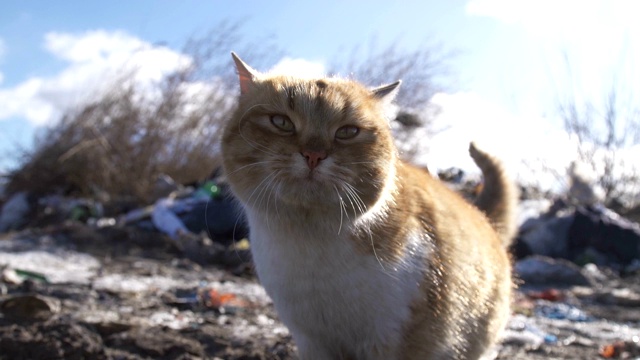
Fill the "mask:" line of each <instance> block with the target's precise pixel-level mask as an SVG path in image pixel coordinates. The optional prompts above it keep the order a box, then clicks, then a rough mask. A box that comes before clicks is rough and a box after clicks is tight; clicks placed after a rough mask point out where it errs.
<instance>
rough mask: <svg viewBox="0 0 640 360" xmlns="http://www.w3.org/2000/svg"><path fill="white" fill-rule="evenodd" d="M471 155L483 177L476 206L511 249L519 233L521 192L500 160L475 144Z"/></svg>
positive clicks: (470, 149)
mask: <svg viewBox="0 0 640 360" xmlns="http://www.w3.org/2000/svg"><path fill="white" fill-rule="evenodd" d="M469 154H470V155H471V157H472V158H473V161H474V162H475V163H476V165H478V167H479V168H480V170H482V175H483V176H484V184H483V187H482V191H481V192H480V194H479V195H478V197H477V198H476V201H475V205H476V206H477V207H478V208H479V209H480V210H482V211H483V212H484V213H485V214H486V215H487V217H488V218H489V221H491V224H492V225H493V228H494V229H495V230H496V232H497V233H498V235H499V236H500V238H501V239H502V243H503V244H504V246H509V245H510V244H511V241H512V240H513V238H514V236H515V234H516V231H517V223H516V210H517V206H518V189H517V187H516V185H515V183H514V182H513V181H511V179H509V177H508V176H507V174H506V173H505V171H504V169H503V167H502V163H501V162H500V161H499V160H498V159H496V158H495V157H493V156H491V155H489V154H487V153H486V152H484V151H482V150H479V149H478V148H477V147H476V145H475V144H474V143H473V142H471V144H470V145H469Z"/></svg>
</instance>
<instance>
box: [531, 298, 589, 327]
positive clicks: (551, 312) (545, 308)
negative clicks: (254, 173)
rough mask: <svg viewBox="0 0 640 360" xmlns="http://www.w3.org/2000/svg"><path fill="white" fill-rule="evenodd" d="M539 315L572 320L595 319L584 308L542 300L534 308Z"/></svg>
mask: <svg viewBox="0 0 640 360" xmlns="http://www.w3.org/2000/svg"><path fill="white" fill-rule="evenodd" d="M534 312H535V314H536V315H537V316H544V317H546V318H548V319H556V320H565V319H566V320H570V321H578V322H589V321H593V318H592V317H590V316H589V315H587V314H585V313H584V312H583V311H582V310H580V309H578V308H576V307H574V306H571V305H568V304H564V303H552V302H548V301H544V300H540V302H539V303H538V304H536V308H535V310H534Z"/></svg>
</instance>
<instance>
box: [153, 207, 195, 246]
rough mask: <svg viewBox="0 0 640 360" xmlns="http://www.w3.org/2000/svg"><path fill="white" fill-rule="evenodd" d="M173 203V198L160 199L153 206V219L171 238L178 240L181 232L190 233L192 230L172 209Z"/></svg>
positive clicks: (154, 223) (157, 226) (159, 228)
mask: <svg viewBox="0 0 640 360" xmlns="http://www.w3.org/2000/svg"><path fill="white" fill-rule="evenodd" d="M173 204H174V200H173V199H171V198H164V199H160V200H158V201H157V202H156V204H155V206H154V207H153V212H152V213H151V220H152V221H153V225H155V227H156V228H157V229H158V230H160V231H162V232H163V233H165V234H167V235H169V237H170V238H172V239H174V240H177V239H178V237H179V236H180V234H184V233H189V232H190V231H189V230H188V229H187V228H186V227H185V226H184V224H183V223H182V221H181V220H180V218H178V216H176V214H175V213H174V212H173V211H172V210H171V206H172V205H173Z"/></svg>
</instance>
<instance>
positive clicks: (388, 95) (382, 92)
mask: <svg viewBox="0 0 640 360" xmlns="http://www.w3.org/2000/svg"><path fill="white" fill-rule="evenodd" d="M400 84H402V81H401V80H398V81H396V82H394V83H391V84H388V85H382V86H379V87H377V88H375V89H371V94H372V95H373V97H375V98H376V99H379V100H382V101H384V102H385V103H390V102H392V101H393V99H394V98H395V97H396V95H397V94H398V90H399V89H400Z"/></svg>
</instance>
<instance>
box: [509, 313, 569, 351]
mask: <svg viewBox="0 0 640 360" xmlns="http://www.w3.org/2000/svg"><path fill="white" fill-rule="evenodd" d="M504 342H505V343H506V344H513V345H518V346H527V347H529V348H532V349H537V348H539V347H540V346H541V345H542V344H555V343H557V342H558V337H557V336H555V335H553V334H549V333H547V332H545V331H543V330H542V329H540V328H539V327H538V326H537V325H535V324H534V323H533V321H532V320H531V319H530V318H528V317H525V316H523V315H514V316H513V317H512V318H511V320H510V321H509V324H508V326H507V329H506V331H505V336H504Z"/></svg>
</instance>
